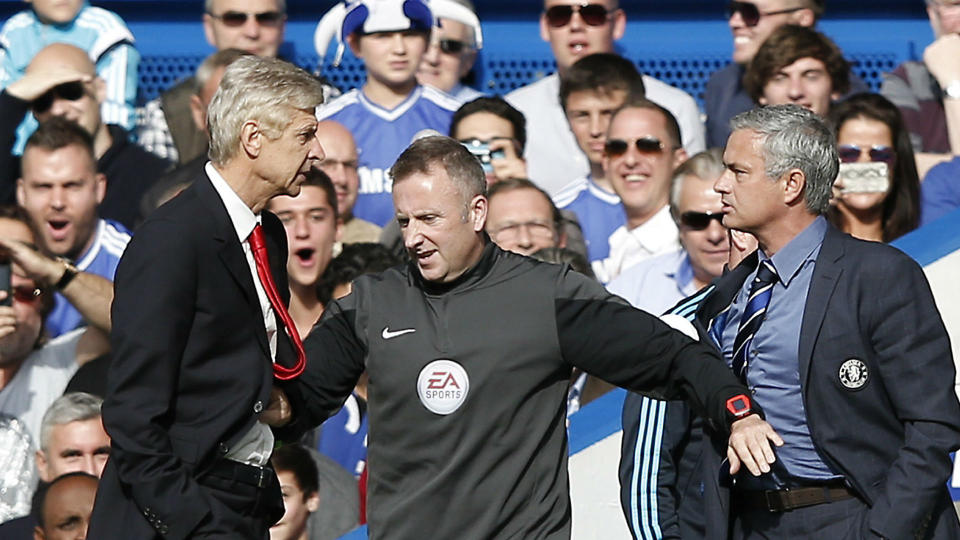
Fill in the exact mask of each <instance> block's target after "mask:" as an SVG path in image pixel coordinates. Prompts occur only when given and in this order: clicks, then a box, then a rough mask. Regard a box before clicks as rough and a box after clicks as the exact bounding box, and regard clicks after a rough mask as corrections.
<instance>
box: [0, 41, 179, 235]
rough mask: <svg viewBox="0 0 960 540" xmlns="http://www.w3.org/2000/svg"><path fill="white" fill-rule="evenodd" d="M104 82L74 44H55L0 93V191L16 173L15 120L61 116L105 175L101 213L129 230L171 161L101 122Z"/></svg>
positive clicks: (127, 133)
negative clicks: (80, 133)
mask: <svg viewBox="0 0 960 540" xmlns="http://www.w3.org/2000/svg"><path fill="white" fill-rule="evenodd" d="M106 86H107V84H106V82H105V81H104V80H103V79H101V78H99V77H98V76H97V73H96V68H95V66H94V64H93V62H91V61H90V59H89V58H88V57H87V54H86V53H85V52H84V51H83V50H81V49H79V48H77V47H74V46H73V45H68V44H66V43H55V44H53V45H49V46H47V47H45V48H44V49H43V50H41V51H40V52H39V53H37V55H36V56H35V57H34V58H33V60H32V61H31V62H30V65H29V66H27V71H26V74H25V75H24V76H23V77H22V78H21V79H20V80H18V81H16V82H14V83H12V84H11V85H10V86H8V87H7V88H6V89H4V91H3V93H0V134H4V136H0V139H2V140H5V141H7V143H6V144H7V145H8V146H7V147H6V148H3V147H2V145H0V194H2V192H3V191H8V190H12V188H13V186H14V184H15V182H16V179H17V177H18V176H19V174H20V161H21V160H22V158H18V157H16V156H14V155H13V149H12V147H11V146H9V145H12V140H13V139H12V135H7V134H12V133H13V132H14V130H15V129H16V123H17V118H19V117H22V115H23V114H25V113H26V112H27V111H30V112H32V113H33V116H34V118H36V119H37V120H38V121H39V122H45V121H47V120H49V119H51V118H54V117H57V118H64V119H66V120H68V121H70V122H73V123H75V124H77V125H78V126H80V127H81V128H82V129H83V130H84V131H86V132H87V134H89V136H90V137H92V138H93V152H94V156H95V158H96V163H95V166H96V168H97V172H99V173H102V174H104V175H106V176H107V178H108V179H109V182H108V187H107V191H106V193H105V194H104V197H103V201H102V202H101V203H100V215H101V216H103V217H105V218H107V219H111V220H115V221H117V222H119V223H121V224H122V225H123V227H126V228H127V229H133V227H135V226H136V225H137V223H138V222H139V220H140V212H139V201H140V199H141V197H142V196H143V194H144V193H145V192H146V191H147V190H148V189H149V188H150V186H152V185H153V183H154V182H156V180H157V179H158V178H159V177H160V175H162V174H163V173H164V172H165V171H166V170H167V169H168V168H169V167H170V163H169V162H167V161H164V160H162V159H159V158H157V157H156V156H154V155H152V154H150V153H149V152H146V151H145V150H143V149H142V148H140V147H139V146H137V145H136V144H133V143H131V142H130V134H129V132H127V130H126V129H124V128H123V127H121V126H119V125H117V124H112V123H106V122H105V121H104V119H103V116H102V115H101V110H102V108H101V105H102V103H103V100H104V99H105V96H106V92H107V90H106Z"/></svg>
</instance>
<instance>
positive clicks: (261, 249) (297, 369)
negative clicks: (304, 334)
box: [247, 224, 307, 381]
mask: <svg viewBox="0 0 960 540" xmlns="http://www.w3.org/2000/svg"><path fill="white" fill-rule="evenodd" d="M247 241H248V242H250V249H252V250H253V260H254V261H256V263H257V275H259V276H260V283H261V284H262V285H263V288H264V290H265V291H266V293H267V298H269V299H270V305H272V306H273V310H274V311H276V312H277V315H279V316H280V320H281V321H283V325H284V326H286V327H287V334H289V336H290V339H292V340H293V346H294V347H295V348H296V349H297V364H296V365H295V366H293V367H292V368H288V367H284V366H281V365H280V364H278V363H276V362H274V363H273V375H274V377H276V378H278V379H280V380H281V381H288V380H290V379H293V378H294V377H298V376H299V375H300V374H301V373H303V368H305V367H306V365H307V353H305V352H304V351H303V342H301V341H300V334H299V333H298V332H297V327H296V325H295V324H293V319H291V318H290V313H289V312H287V307H286V306H284V305H283V300H281V299H280V293H278V292H277V284H276V283H274V282H273V275H271V274H270V260H269V259H268V258H267V245H266V243H264V241H263V227H261V226H260V225H259V224H258V225H257V226H256V227H254V228H253V232H252V233H250V237H249V238H248V239H247Z"/></svg>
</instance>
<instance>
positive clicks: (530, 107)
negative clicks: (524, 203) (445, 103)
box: [506, 0, 706, 196]
mask: <svg viewBox="0 0 960 540" xmlns="http://www.w3.org/2000/svg"><path fill="white" fill-rule="evenodd" d="M626 24H627V17H626V14H625V13H624V11H623V10H622V9H620V8H619V3H618V0H589V1H586V0H544V10H543V12H542V13H541V14H540V37H541V38H542V39H543V40H544V41H547V42H549V43H550V48H551V50H552V52H553V57H554V60H556V63H557V72H556V73H554V74H552V75H549V76H547V77H544V78H542V79H540V80H539V81H536V82H533V83H531V84H528V85H527V86H524V87H522V88H518V89H517V90H514V91H513V92H510V93H509V94H507V96H506V100H507V101H508V102H510V104H511V105H513V106H514V107H516V108H517V109H519V110H520V112H522V113H523V114H524V116H525V117H526V119H527V133H528V142H527V147H526V151H525V157H526V159H527V164H528V167H529V173H530V179H531V180H533V181H534V182H536V183H537V184H538V185H539V186H540V187H542V188H544V189H545V190H546V191H547V193H550V195H551V196H556V195H557V194H559V192H560V190H562V189H563V188H565V187H566V186H567V185H568V184H570V183H571V182H573V181H575V180H577V179H579V178H582V177H584V176H587V175H588V174H590V162H589V160H588V158H587V156H585V155H584V153H583V152H582V151H581V150H580V147H579V146H578V145H577V140H576V138H575V137H574V135H573V133H572V132H571V131H570V126H569V124H568V123H567V118H566V115H564V112H563V109H562V107H561V106H560V99H559V95H560V76H562V75H563V74H564V73H565V72H566V71H567V69H569V68H570V66H572V65H573V63H574V62H576V61H577V60H578V59H580V58H583V57H585V56H588V55H590V54H594V53H614V52H615V50H614V49H615V47H614V42H615V41H616V40H619V39H620V38H622V37H623V34H624V31H625V30H626ZM643 85H644V86H645V88H646V96H647V98H649V99H650V100H651V101H654V102H656V103H658V104H660V105H662V106H664V107H666V108H667V109H668V110H669V111H670V112H671V113H672V114H673V115H674V116H675V117H676V118H677V120H678V122H679V123H680V126H681V131H682V133H683V147H684V148H686V149H687V151H688V152H690V153H696V152H699V151H701V150H703V149H705V148H706V146H705V144H704V134H703V123H702V122H701V121H700V109H699V108H698V107H697V103H696V102H695V101H694V100H693V98H692V97H691V96H690V95H689V94H687V93H686V92H684V91H682V90H679V89H677V88H674V87H672V86H670V85H669V84H666V83H664V82H662V81H660V80H658V79H655V78H653V77H651V76H649V75H644V76H643Z"/></svg>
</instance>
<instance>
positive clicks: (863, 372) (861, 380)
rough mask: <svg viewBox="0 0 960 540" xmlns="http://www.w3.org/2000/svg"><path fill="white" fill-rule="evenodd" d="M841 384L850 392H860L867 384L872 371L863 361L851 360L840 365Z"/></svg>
mask: <svg viewBox="0 0 960 540" xmlns="http://www.w3.org/2000/svg"><path fill="white" fill-rule="evenodd" d="M839 375H840V384H842V385H843V386H844V388H846V389H848V390H859V389H861V388H863V385H865V384H867V379H868V378H869V377H870V370H869V369H867V365H866V364H865V363H863V360H860V359H858V358H851V359H849V360H847V361H846V362H844V363H843V364H841V365H840V374H839Z"/></svg>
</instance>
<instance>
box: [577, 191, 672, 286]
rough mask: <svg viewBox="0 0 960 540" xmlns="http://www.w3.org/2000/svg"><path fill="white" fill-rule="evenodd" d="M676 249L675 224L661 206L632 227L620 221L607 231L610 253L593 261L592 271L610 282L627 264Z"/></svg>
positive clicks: (601, 279)
mask: <svg viewBox="0 0 960 540" xmlns="http://www.w3.org/2000/svg"><path fill="white" fill-rule="evenodd" d="M679 249H680V234H679V231H677V224H676V223H674V222H673V218H672V217H670V207H669V206H664V207H663V208H661V209H660V211H659V212H657V213H656V214H654V215H653V217H651V218H650V219H649V220H647V222H646V223H644V224H643V225H640V226H639V227H634V228H633V229H627V226H626V225H622V226H621V227H620V228H619V229H617V230H615V231H613V234H612V235H610V255H609V256H608V257H607V258H606V259H601V260H598V261H593V273H594V274H596V276H597V279H598V280H600V283H603V284H607V283H610V281H612V280H613V279H614V278H616V277H617V276H619V275H620V273H621V272H623V271H624V270H626V269H627V268H630V267H631V266H633V265H635V264H637V263H639V262H642V261H644V260H647V259H649V258H650V257H654V256H657V255H661V254H664V253H669V252H671V251H677V250H679Z"/></svg>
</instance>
